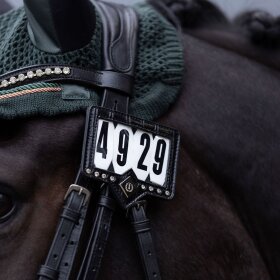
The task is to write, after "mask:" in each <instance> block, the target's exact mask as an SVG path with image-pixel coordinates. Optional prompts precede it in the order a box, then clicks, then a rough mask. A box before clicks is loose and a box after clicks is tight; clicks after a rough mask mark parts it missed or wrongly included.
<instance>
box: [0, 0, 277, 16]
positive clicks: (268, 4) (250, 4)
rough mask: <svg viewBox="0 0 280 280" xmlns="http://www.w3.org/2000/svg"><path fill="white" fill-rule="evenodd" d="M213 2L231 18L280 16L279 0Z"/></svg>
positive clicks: (15, 0) (16, 2) (19, 0)
mask: <svg viewBox="0 0 280 280" xmlns="http://www.w3.org/2000/svg"><path fill="white" fill-rule="evenodd" d="M0 1H1V0H0ZM58 1H59V0H58ZM7 2H9V3H10V4H12V5H13V6H14V7H18V6H21V5H22V0H7ZM111 2H119V3H124V4H133V3H136V2H139V0H111ZM211 2H212V3H215V4H217V5H218V6H219V7H220V8H221V9H222V10H223V11H224V12H225V13H226V14H227V15H228V16H229V17H230V18H232V17H234V16H236V15H237V14H239V13H240V12H241V11H244V10H252V9H261V10H266V11H268V12H270V13H271V14H273V15H280V1H279V0H211Z"/></svg>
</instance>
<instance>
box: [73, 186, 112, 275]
mask: <svg viewBox="0 0 280 280" xmlns="http://www.w3.org/2000/svg"><path fill="white" fill-rule="evenodd" d="M109 194H110V190H109V187H108V186H104V187H103V189H102V191H101V194H100V197H99V200H98V203H97V205H98V209H97V213H96V216H95V218H94V225H93V230H92V232H91V234H90V237H89V242H88V244H89V245H88V247H87V250H86V253H85V258H84V261H83V264H82V269H81V270H80V273H79V276H78V278H77V279H78V280H94V279H97V277H98V272H99V269H100V266H101V261H102V258H103V254H104V252H105V247H106V243H107V240H108V237H109V232H110V227H111V221H112V218H113V213H114V210H115V201H114V199H112V198H111V197H110V195H109Z"/></svg>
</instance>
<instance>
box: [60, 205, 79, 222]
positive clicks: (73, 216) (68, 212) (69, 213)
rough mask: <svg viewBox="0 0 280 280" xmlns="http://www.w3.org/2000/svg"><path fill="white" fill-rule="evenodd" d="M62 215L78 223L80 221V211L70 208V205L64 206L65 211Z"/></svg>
mask: <svg viewBox="0 0 280 280" xmlns="http://www.w3.org/2000/svg"><path fill="white" fill-rule="evenodd" d="M61 217H62V218H64V219H67V220H70V221H72V222H74V223H75V224H76V223H78V222H79V219H80V213H79V212H76V211H73V210H72V209H70V208H68V207H63V212H62V214H61Z"/></svg>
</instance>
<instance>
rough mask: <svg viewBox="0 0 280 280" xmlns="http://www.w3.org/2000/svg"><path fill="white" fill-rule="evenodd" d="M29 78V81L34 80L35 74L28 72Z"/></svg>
mask: <svg viewBox="0 0 280 280" xmlns="http://www.w3.org/2000/svg"><path fill="white" fill-rule="evenodd" d="M27 77H28V78H29V79H32V78H34V73H33V71H28V72H27Z"/></svg>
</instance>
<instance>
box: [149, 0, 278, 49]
mask: <svg viewBox="0 0 280 280" xmlns="http://www.w3.org/2000/svg"><path fill="white" fill-rule="evenodd" d="M150 2H151V3H154V2H158V1H156V0H150ZM161 2H162V3H163V4H164V5H166V6H167V7H168V8H169V9H171V10H172V11H173V13H174V14H175V15H176V17H177V20H178V21H179V23H180V25H181V27H182V29H183V30H184V32H186V33H192V34H193V33H194V32H195V31H198V30H201V29H207V30H224V31H227V32H231V31H234V32H237V33H239V35H245V36H243V37H244V38H247V39H249V40H250V42H251V43H252V44H253V45H255V46H260V47H263V48H278V47H280V17H274V16H272V15H271V14H270V13H268V12H265V11H260V10H252V11H244V12H242V13H241V14H239V15H238V16H237V17H236V18H234V19H233V20H232V21H231V20H229V19H228V18H227V17H226V15H225V14H224V13H223V12H222V11H221V10H220V9H219V8H218V7H217V6H216V5H215V4H213V3H211V2H210V1H208V0H175V1H173V0H172V1H170V0H161Z"/></svg>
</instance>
